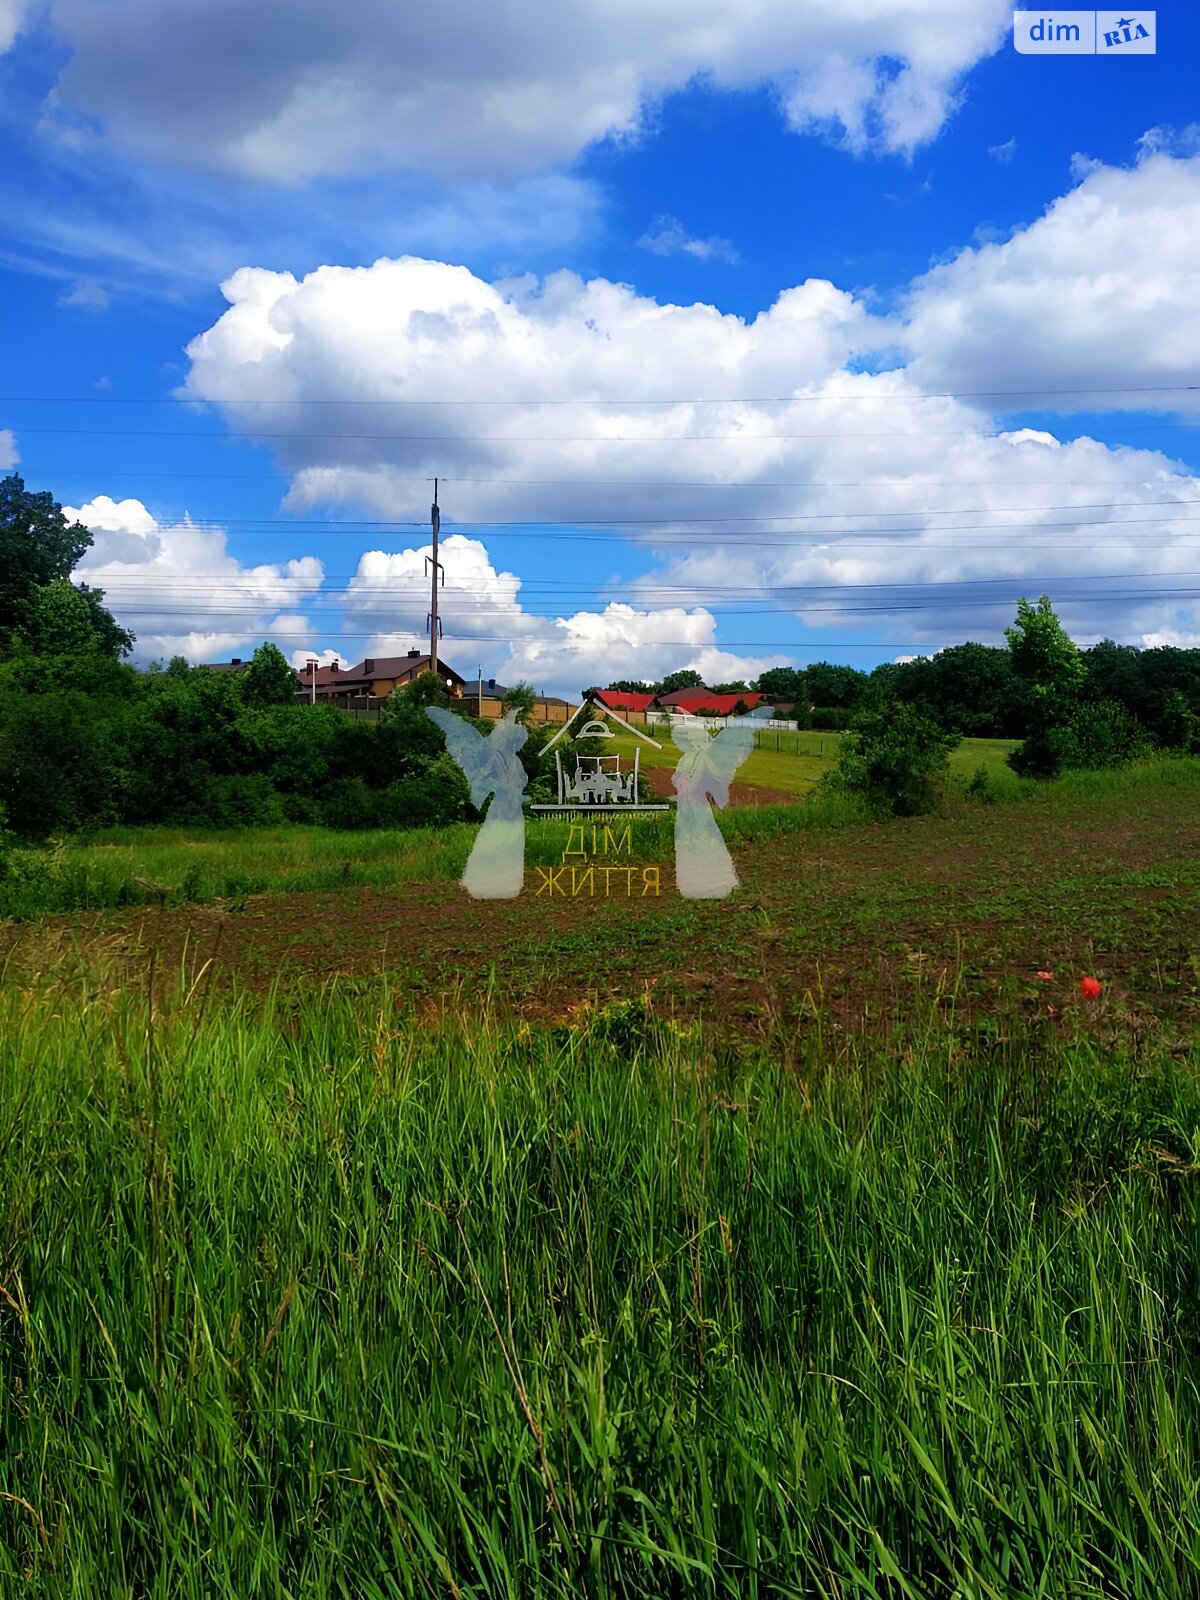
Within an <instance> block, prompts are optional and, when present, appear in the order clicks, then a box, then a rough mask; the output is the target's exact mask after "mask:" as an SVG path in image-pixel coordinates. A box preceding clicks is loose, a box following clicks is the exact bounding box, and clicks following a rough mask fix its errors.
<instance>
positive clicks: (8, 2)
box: [0, 0, 29, 52]
mask: <svg viewBox="0 0 1200 1600" xmlns="http://www.w3.org/2000/svg"><path fill="white" fill-rule="evenodd" d="M28 10H29V6H28V4H27V3H26V0H0V52H3V51H5V50H9V49H11V48H12V43H13V40H14V39H15V38H16V37H17V34H18V33H20V31H21V24H22V22H23V21H24V20H25V13H26V12H27V11H28Z"/></svg>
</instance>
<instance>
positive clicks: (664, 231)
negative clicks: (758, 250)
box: [638, 216, 738, 264]
mask: <svg viewBox="0 0 1200 1600" xmlns="http://www.w3.org/2000/svg"><path fill="white" fill-rule="evenodd" d="M654 227H655V228H656V230H657V232H655V233H649V232H647V233H644V234H643V235H642V236H641V238H640V239H639V240H638V249H639V250H649V251H650V253H651V254H652V255H656V256H674V255H678V254H680V252H682V253H683V254H684V255H689V256H695V257H696V259H697V261H728V262H730V263H731V264H732V263H733V262H736V261H737V259H738V253H737V251H736V250H735V249H734V248H733V245H732V244H730V242H729V240H728V239H721V238H719V237H717V236H716V235H715V234H714V235H713V237H712V238H709V239H692V238H690V237H689V236H688V234H687V233H686V232H685V231H684V228H683V224H682V223H681V222H680V221H679V219H678V218H677V217H671V216H659V217H655V219H654Z"/></svg>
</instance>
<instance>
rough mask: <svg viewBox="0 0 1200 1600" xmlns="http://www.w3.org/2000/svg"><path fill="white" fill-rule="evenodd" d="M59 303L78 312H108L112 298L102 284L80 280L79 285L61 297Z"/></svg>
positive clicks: (75, 285) (84, 279) (90, 280)
mask: <svg viewBox="0 0 1200 1600" xmlns="http://www.w3.org/2000/svg"><path fill="white" fill-rule="evenodd" d="M58 303H59V305H60V306H66V307H68V308H71V309H74V310H78V311H107V310H108V308H109V305H110V304H111V303H112V296H111V295H110V294H109V292H108V290H107V289H106V288H105V287H104V285H103V284H102V283H96V282H95V280H94V279H91V278H80V280H79V281H78V283H76V284H74V285H72V287H71V288H70V289H68V290H67V291H66V292H65V293H64V294H61V295H60V296H59V298H58Z"/></svg>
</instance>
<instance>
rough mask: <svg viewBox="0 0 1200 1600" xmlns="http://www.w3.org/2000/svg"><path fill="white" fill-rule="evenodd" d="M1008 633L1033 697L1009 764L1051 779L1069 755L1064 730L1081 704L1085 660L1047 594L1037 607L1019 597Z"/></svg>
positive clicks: (1016, 669) (1020, 673) (1021, 676)
mask: <svg viewBox="0 0 1200 1600" xmlns="http://www.w3.org/2000/svg"><path fill="white" fill-rule="evenodd" d="M1004 637H1005V638H1006V639H1007V640H1008V648H1009V654H1010V655H1011V657H1012V668H1013V672H1014V674H1015V675H1016V677H1017V678H1018V679H1020V680H1021V682H1022V683H1024V685H1025V688H1026V691H1027V693H1028V696H1029V732H1028V734H1027V736H1026V738H1025V740H1024V742H1023V743H1022V744H1021V746H1020V747H1019V749H1016V750H1014V751H1013V753H1012V754H1011V755H1010V756H1009V757H1008V764H1009V766H1010V767H1012V769H1013V771H1014V772H1018V773H1020V774H1021V775H1022V776H1023V777H1034V778H1052V777H1054V776H1056V774H1057V773H1058V772H1059V771H1060V770H1061V768H1062V767H1063V765H1064V764H1065V763H1068V762H1069V760H1070V751H1071V749H1072V748H1073V741H1072V740H1071V739H1070V738H1068V737H1066V736H1065V735H1064V736H1062V737H1060V734H1061V731H1062V729H1063V728H1064V726H1065V724H1066V723H1068V722H1069V721H1070V720H1071V718H1072V716H1073V715H1074V713H1075V711H1076V709H1077V707H1078V705H1079V695H1080V690H1081V689H1082V688H1083V684H1084V680H1085V678H1086V676H1087V667H1086V664H1085V662H1084V659H1083V656H1082V655H1081V653H1080V651H1079V650H1078V648H1077V647H1076V645H1075V641H1074V640H1073V639H1071V638H1069V637H1068V635H1067V633H1066V631H1065V629H1064V628H1063V625H1062V623H1061V622H1060V621H1059V620H1058V617H1057V616H1056V615H1055V612H1054V610H1053V608H1052V607H1051V604H1050V596H1049V595H1047V594H1044V595H1042V596H1041V597H1040V599H1039V600H1038V603H1037V606H1036V607H1034V606H1031V605H1030V603H1029V601H1028V600H1026V599H1024V598H1022V599H1020V600H1018V601H1017V620H1016V622H1015V623H1014V625H1013V626H1012V627H1011V628H1005V630H1004Z"/></svg>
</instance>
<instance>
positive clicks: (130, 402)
mask: <svg viewBox="0 0 1200 1600" xmlns="http://www.w3.org/2000/svg"><path fill="white" fill-rule="evenodd" d="M903 370H904V369H903V368H889V369H887V370H885V371H883V372H878V373H870V372H868V373H863V374H862V376H863V377H864V378H878V377H888V376H890V375H891V374H892V373H893V372H898V373H901V374H902V373H903ZM1196 390H1200V384H1195V383H1143V384H1116V385H1090V386H1088V387H1086V388H1075V389H1071V388H1064V389H1044V388H1037V387H1035V386H1032V385H1026V386H1025V387H1023V388H1018V389H957V390H955V389H949V390H933V391H930V392H929V393H928V394H885V395H873V394H861V393H858V392H855V393H848V394H829V393H826V394H775V395H712V396H704V395H681V396H675V397H670V396H659V397H648V396H644V395H637V396H625V397H617V396H609V395H605V396H599V395H597V396H594V397H587V396H572V397H565V396H550V395H538V396H531V397H529V398H528V399H520V398H514V397H511V396H505V397H503V398H501V397H486V396H485V397H475V398H472V399H461V398H433V399H421V398H418V397H415V396H385V395H371V396H346V397H344V398H339V397H337V396H333V395H306V396H286V397H281V396H279V395H261V396H250V395H228V396H220V395H200V394H187V393H180V394H171V395H145V396H138V395H108V394H75V395H70V394H67V395H48V394H26V395H0V404H3V405H25V404H29V405H110V406H111V405H122V406H180V405H184V406H187V405H213V406H285V405H288V406H726V405H733V406H772V405H803V404H813V403H816V404H823V403H838V404H844V403H845V402H847V401H865V402H869V403H871V404H876V405H877V404H879V403H881V402H883V401H887V402H889V403H895V402H901V403H904V404H914V403H917V402H921V401H929V400H997V399H1005V398H1011V397H1013V396H1024V395H1066V396H1074V395H1081V394H1190V393H1193V392H1194V391H1196Z"/></svg>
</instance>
